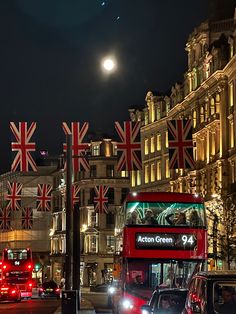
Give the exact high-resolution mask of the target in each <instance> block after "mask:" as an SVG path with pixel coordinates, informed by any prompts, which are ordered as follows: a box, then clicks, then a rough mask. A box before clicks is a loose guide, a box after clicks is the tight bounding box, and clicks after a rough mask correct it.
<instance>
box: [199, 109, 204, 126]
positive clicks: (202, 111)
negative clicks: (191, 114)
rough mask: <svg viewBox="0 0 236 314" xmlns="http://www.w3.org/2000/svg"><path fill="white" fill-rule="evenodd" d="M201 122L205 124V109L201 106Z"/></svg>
mask: <svg viewBox="0 0 236 314" xmlns="http://www.w3.org/2000/svg"><path fill="white" fill-rule="evenodd" d="M200 122H201V123H202V122H204V108H203V106H201V109H200Z"/></svg>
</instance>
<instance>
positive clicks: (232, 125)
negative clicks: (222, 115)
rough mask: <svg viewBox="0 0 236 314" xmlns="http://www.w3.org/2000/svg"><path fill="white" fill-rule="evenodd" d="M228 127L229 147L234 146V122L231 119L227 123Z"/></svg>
mask: <svg viewBox="0 0 236 314" xmlns="http://www.w3.org/2000/svg"><path fill="white" fill-rule="evenodd" d="M229 128H230V148H234V122H233V120H232V121H230V123H229Z"/></svg>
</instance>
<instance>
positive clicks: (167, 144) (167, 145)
mask: <svg viewBox="0 0 236 314" xmlns="http://www.w3.org/2000/svg"><path fill="white" fill-rule="evenodd" d="M166 147H169V141H168V131H166Z"/></svg>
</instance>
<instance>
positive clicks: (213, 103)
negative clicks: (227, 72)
mask: <svg viewBox="0 0 236 314" xmlns="http://www.w3.org/2000/svg"><path fill="white" fill-rule="evenodd" d="M214 113H215V100H214V98H213V97H212V98H211V115H213V114H214Z"/></svg>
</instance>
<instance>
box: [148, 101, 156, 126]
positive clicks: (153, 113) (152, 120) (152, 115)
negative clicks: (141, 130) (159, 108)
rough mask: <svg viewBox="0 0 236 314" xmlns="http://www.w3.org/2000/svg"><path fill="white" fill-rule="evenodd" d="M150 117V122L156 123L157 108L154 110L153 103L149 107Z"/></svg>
mask: <svg viewBox="0 0 236 314" xmlns="http://www.w3.org/2000/svg"><path fill="white" fill-rule="evenodd" d="M149 117H150V122H151V123H152V122H154V120H155V108H154V103H153V102H151V103H150V105H149Z"/></svg>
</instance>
